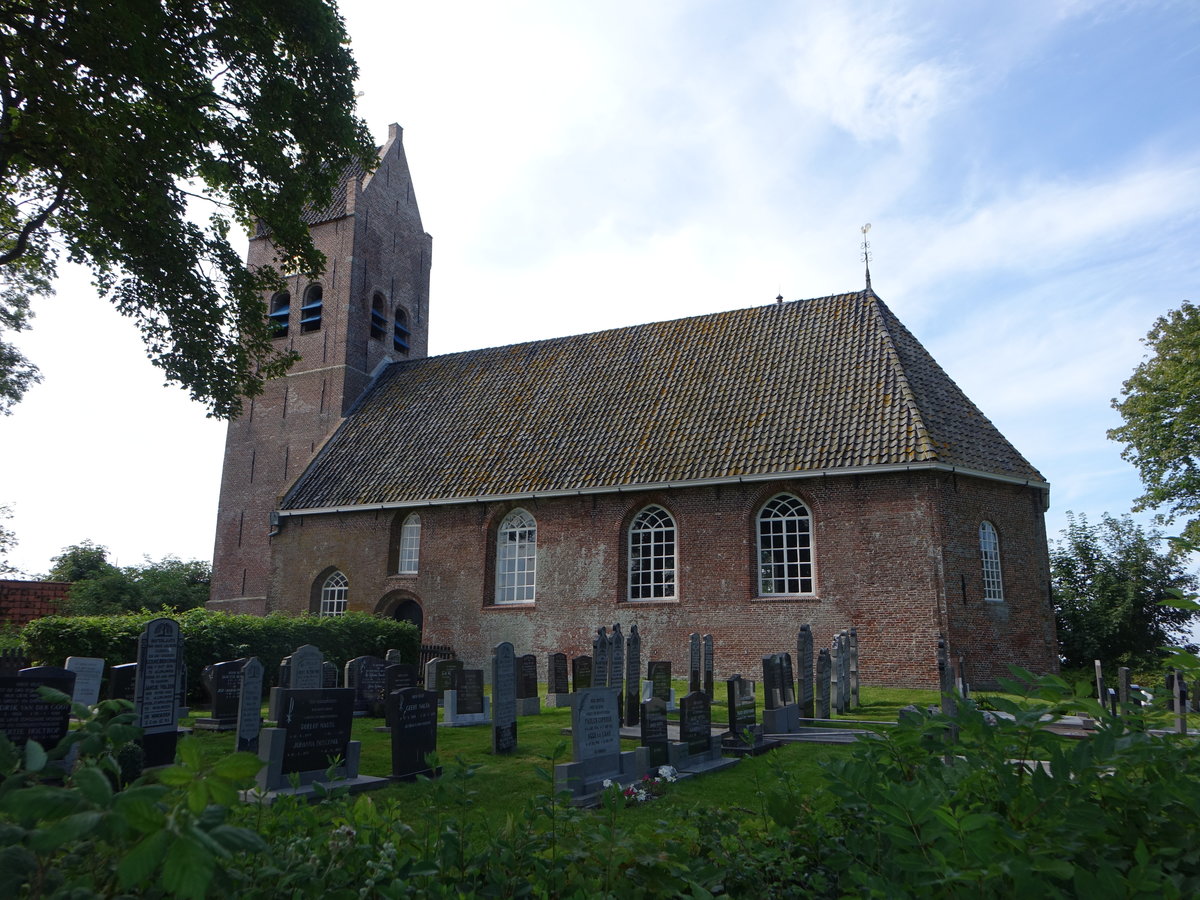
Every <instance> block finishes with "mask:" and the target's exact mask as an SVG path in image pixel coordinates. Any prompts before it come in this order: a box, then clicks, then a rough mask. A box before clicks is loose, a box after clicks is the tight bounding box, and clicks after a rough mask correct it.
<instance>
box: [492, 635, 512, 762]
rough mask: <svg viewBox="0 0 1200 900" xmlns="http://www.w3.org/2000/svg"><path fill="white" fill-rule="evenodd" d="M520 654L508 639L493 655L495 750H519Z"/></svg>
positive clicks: (493, 738) (493, 742) (499, 751)
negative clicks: (517, 678)
mask: <svg viewBox="0 0 1200 900" xmlns="http://www.w3.org/2000/svg"><path fill="white" fill-rule="evenodd" d="M516 672H517V655H516V652H515V651H514V650H513V645H512V644H510V643H509V642H508V641H504V642H503V643H500V644H497V645H496V650H495V652H494V653H493V654H492V752H493V753H512V752H513V751H514V750H516V749H517V694H516V685H515V683H514V682H515V681H516Z"/></svg>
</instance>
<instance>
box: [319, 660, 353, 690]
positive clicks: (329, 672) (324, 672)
mask: <svg viewBox="0 0 1200 900" xmlns="http://www.w3.org/2000/svg"><path fill="white" fill-rule="evenodd" d="M321 687H323V688H335V687H341V684H340V683H339V682H338V667H337V666H335V665H334V664H333V663H331V662H330V661H329V660H325V661H324V662H323V663H321ZM346 687H350V685H346Z"/></svg>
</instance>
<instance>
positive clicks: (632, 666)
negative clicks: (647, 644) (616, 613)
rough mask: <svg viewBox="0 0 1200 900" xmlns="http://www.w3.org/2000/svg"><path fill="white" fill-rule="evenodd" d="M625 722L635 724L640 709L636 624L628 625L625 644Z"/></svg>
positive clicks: (639, 638) (639, 645)
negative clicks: (627, 638)
mask: <svg viewBox="0 0 1200 900" xmlns="http://www.w3.org/2000/svg"><path fill="white" fill-rule="evenodd" d="M623 678H624V681H625V724H626V725H629V726H633V725H636V724H637V723H638V719H639V718H640V716H639V714H640V713H641V711H642V692H641V683H642V636H641V635H640V634H638V627H637V625H631V626H629V640H628V641H627V642H626V644H625V672H624V673H623Z"/></svg>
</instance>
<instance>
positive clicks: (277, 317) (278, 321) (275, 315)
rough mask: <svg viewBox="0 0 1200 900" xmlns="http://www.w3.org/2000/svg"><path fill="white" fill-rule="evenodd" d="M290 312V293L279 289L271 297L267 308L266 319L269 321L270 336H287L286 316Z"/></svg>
mask: <svg viewBox="0 0 1200 900" xmlns="http://www.w3.org/2000/svg"><path fill="white" fill-rule="evenodd" d="M291 312H292V295H291V294H289V293H288V292H287V291H280V292H279V293H278V294H276V295H275V296H274V297H272V298H271V304H270V307H269V308H268V310H267V321H268V322H270V323H271V329H272V331H271V337H277V338H282V337H287V333H288V316H289V315H291Z"/></svg>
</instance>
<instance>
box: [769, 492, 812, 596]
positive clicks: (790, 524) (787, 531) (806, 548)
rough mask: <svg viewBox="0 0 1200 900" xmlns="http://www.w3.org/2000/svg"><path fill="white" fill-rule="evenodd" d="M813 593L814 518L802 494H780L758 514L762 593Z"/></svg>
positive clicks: (771, 594)
mask: <svg viewBox="0 0 1200 900" xmlns="http://www.w3.org/2000/svg"><path fill="white" fill-rule="evenodd" d="M812 592H813V559H812V519H811V517H810V516H809V514H808V507H807V506H805V505H804V504H803V503H802V502H801V501H800V498H798V497H793V496H792V495H791V494H778V495H776V496H774V497H772V498H771V499H770V500H768V501H767V503H766V505H765V506H764V507H763V508H762V511H761V512H760V513H759V514H758V593H759V596H761V597H766V596H774V595H779V594H811V593H812Z"/></svg>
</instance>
